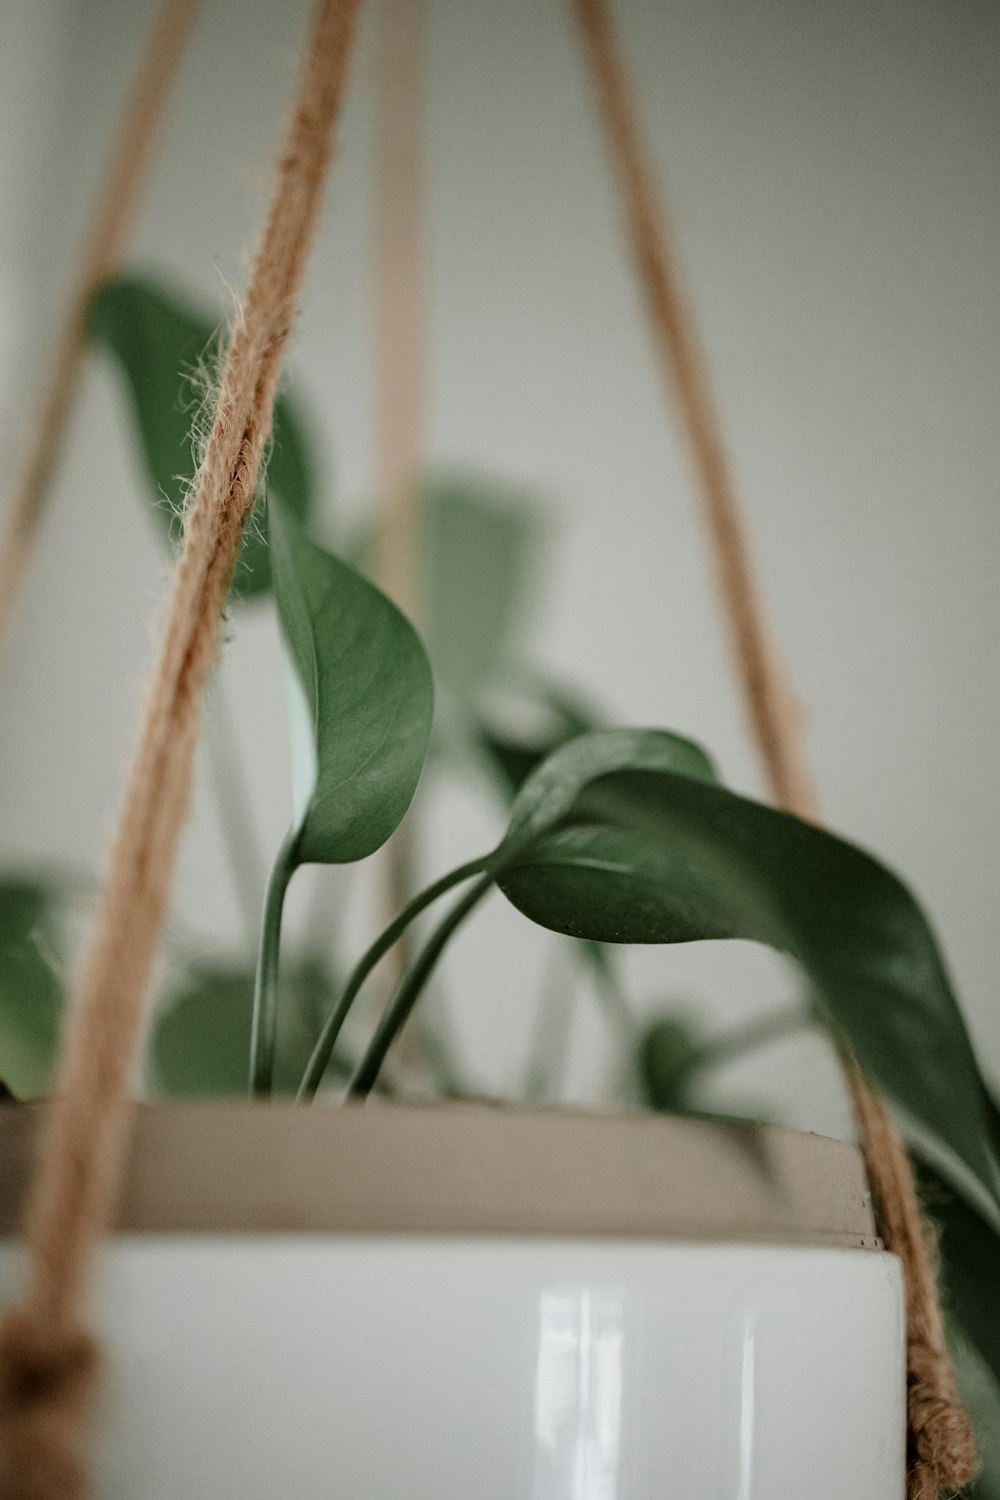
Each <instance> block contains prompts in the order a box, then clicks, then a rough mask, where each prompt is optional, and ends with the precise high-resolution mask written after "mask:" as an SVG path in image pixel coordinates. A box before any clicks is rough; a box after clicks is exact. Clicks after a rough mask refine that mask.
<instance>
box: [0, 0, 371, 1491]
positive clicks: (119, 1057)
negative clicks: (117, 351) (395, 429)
mask: <svg viewBox="0 0 1000 1500" xmlns="http://www.w3.org/2000/svg"><path fill="white" fill-rule="evenodd" d="M358 8H359V0H322V3H321V4H320V5H319V7H318V9H317V12H316V17H315V20H314V23H313V28H312V32H311V35H310V40H309V45H308V50H307V55H306V60H305V66H304V70H303V74H302V79H301V83H300V86H299V92H298V97H297V100H296V105H295V109H294V112H293V115H292V121H291V125H290V129H289V133H288V138H287V141H286V144H285V148H284V152H283V154H282V157H281V161H280V166H279V171H278V180H277V185H276V190H275V193H274V197H273V200H272V204H271V208H270V212H269V214H268V218H267V222H266V225H265V228H264V232H263V236H262V238H261V243H260V247H259V249H258V251H257V255H256V258H255V260H254V263H253V268H252V271H251V274H250V280H249V285H248V288H247V292H246V297H245V301H244V304H243V308H242V310H241V312H240V313H239V314H238V316H237V317H236V319H235V322H234V326H233V328H232V331H231V336H230V341H229V348H228V352H227V354H226V358H225V361H224V364H223V369H222V373H221V377H220V383H219V394H218V399H217V403H216V408H215V415H214V419H213V422H212V427H211V432H210V436H209V440H208V443H207V446H206V449H205V453H204V457H203V459H202V463H201V466H200V468H199V472H198V475H197V478H196V480H195V484H194V487H193V491H192V498H191V501H190V503H189V506H188V509H187V513H186V517H185V528H184V547H183V550H182V553H181V557H180V559H179V562H178V565H177V570H176V573H175V575H174V582H173V589H172V593H171V597H170V602H169V607H168V611H167V619H166V624H165V628H164V633H163V639H162V644H161V648H160V654H159V659H158V661H157V663H156V667H155V670H154V673H153V678H152V683H151V686H150V690H149V694H148V697H147V700H146V705H145V711H144V715H143V719H142V723H141V729H140V736H139V744H138V749H137V751H136V754H135V758H134V760H133V764H132V768H131V772H130V775H129V780H128V783H127V788H126V793H125V798H124V803H123V806H122V810H121V814H120V818H119V823H118V829H117V833H116V836H115V840H114V844H113V847H112V852H111V858H110V863H109V869H108V875H107V880H106V883H105V887H104V891H103V895H102V900H101V905H100V909H99V912H98V915H97V921H96V928H95V931H94V933H93V936H92V938H91V941H90V945H89V948H88V950H87V952H86V955H85V958H84V962H83V965H82V967H81V969H80V971H79V975H78V977H77V980H76V982H75V984H74V986H73V989H72V993H71V995H70V1002H69V1009H68V1015H67V1024H66V1028H65V1032H64V1037H63V1042H62V1051H61V1057H60V1064H59V1074H58V1084H57V1089H56V1096H55V1100H54V1103H53V1104H52V1106H51V1108H50V1110H49V1113H48V1118H47V1122H46V1129H45V1131H44V1136H43V1142H42V1148H41V1154H40V1157H39V1161H38V1168H37V1173H36V1176H35V1179H34V1181H33V1183H32V1188H31V1192H30V1195H29V1201H28V1212H27V1219H26V1227H25V1240H26V1251H27V1281H26V1285H25V1289H24V1293H23V1298H22V1301H21V1303H20V1305H19V1306H18V1307H17V1308H16V1309H14V1310H13V1311H11V1312H8V1314H7V1316H6V1317H5V1319H4V1321H3V1324H2V1326H0V1455H2V1460H0V1500H83V1497H85V1496H86V1495H88V1494H89V1493H90V1490H89V1487H88V1480H87V1464H86V1441H85V1440H86V1416H87V1412H88V1410H89V1407H90V1404H91V1400H92V1394H93V1390H94V1386H95V1379H96V1373H97V1368H98V1353H97V1348H96V1345H95V1344H94V1342H93V1340H92V1339H91V1338H90V1336H89V1335H88V1334H87V1332H86V1331H85V1328H84V1322H83V1307H84V1303H85V1299H86V1295H87V1292H88V1289H89V1282H90V1276H91V1271H92V1267H93V1262H94V1257H95V1253H96V1248H97V1244H98V1241H99V1239H100V1237H101V1235H102V1234H103V1233H104V1232H105V1231H106V1230H107V1228H108V1227H109V1225H110V1223H111V1220H112V1217H113V1214H114V1209H115V1204H116V1201H117V1194H118V1188H119V1181H120V1177H121V1169H122V1163H123V1158H124V1154H125V1150H126V1147H127V1144H128V1140H129V1133H130V1128H131V1120H132V1107H131V1104H130V1102H129V1097H128V1090H129V1080H130V1078H131V1076H132V1072H133V1068H134V1066H135V1064H136V1061H137V1059H138V1058H139V1057H140V1055H141V1053H142V1051H143V1049H144V1045H145V1040H146V1033H147V1029H148V1028H147V1007H146V1005H145V1003H144V1002H145V992H146V988H147V985H148V981H149V975H150V970H151V966H152V961H153V956H154V950H155V946H156V941H157V937H158V934H159V931H160V928H161V925H162V922H163V916H164V909H165V904H166V897H167V892H168V889H169V884H170V880H171V876H172V873H173V867H174V864H175V859H176V853H177V846H178V842H179V839H180V834H181V830H182V827H183V823H184V819H185V816H186V812H187V807H188V802H189V799H190V790H191V780H192V770H193V762H194V753H195V746H196V741H197V733H198V721H199V717H200V712H201V704H202V698H203V695H204V689H205V683H206V679H207V676H208V673H209V670H210V668H211V665H212V662H213V660H214V658H215V654H216V651H217V649H218V638H219V622H220V619H221V616H222V612H223V609H224V607H225V602H226V597H227V594H228V590H229V583H230V579H231V577H232V572H233V567H234V565H235V562H236V557H237V553H238V551H239V545H240V538H241V534H242V530H243V525H244V523H245V521H246V519H247V516H248V514H249V512H250V510H251V507H252V505H253V502H254V496H255V492H256V488H257V479H258V474H259V470H260V465H261V460H262V456H263V453H264V448H265V445H266V443H267V439H268V437H269V434H270V430H271V416H272V408H273V404H274V397H275V391H276V387H277V383H278V377H279V373H280V369H281V363H282V358H283V355H284V350H285V345H286V342H287V339H288V333H289V329H290V326H291V323H292V320H293V317H294V313H295V306H296V298H297V294H298V289H299V285H300V282H301V279H302V273H303V270H304V268H305V264H306V260H307V257H308V253H309V250H310V247H311V245H312V241H313V238H314V235H315V229H316V223H317V219H318V215H319V208H320V203H321V197H322V187H323V183H324V180H325V177H326V172H327V168H328V165H329V158H330V137H331V133H332V128H333V124H334V122H335V120H336V117H337V114H338V111H339V108H340V102H341V98H342V94H343V86H344V79H345V76H346V71H347V61H348V55H349V51H350V44H351V40H352V36H353V33H354V29H355V22H356V18H357V12H358Z"/></svg>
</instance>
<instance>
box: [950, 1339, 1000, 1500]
mask: <svg viewBox="0 0 1000 1500" xmlns="http://www.w3.org/2000/svg"><path fill="white" fill-rule="evenodd" d="M948 1345H949V1348H950V1350H951V1356H952V1359H953V1360H954V1362H955V1373H956V1375H957V1376H958V1398H959V1400H960V1401H961V1403H962V1405H963V1406H964V1407H965V1410H966V1411H967V1412H968V1414H969V1417H970V1419H971V1421H972V1427H973V1431H974V1432H975V1436H976V1449H977V1452H978V1454H979V1461H980V1463H981V1465H982V1469H981V1472H980V1474H979V1476H978V1478H977V1479H976V1480H974V1482H973V1483H972V1484H971V1485H969V1486H968V1487H967V1488H966V1489H964V1490H963V1491H962V1495H963V1497H964V1500H1000V1385H998V1383H997V1381H996V1380H995V1379H994V1378H993V1376H992V1375H991V1374H990V1371H989V1370H988V1368H987V1367H986V1365H985V1364H984V1362H983V1361H982V1360H981V1359H980V1357H979V1355H978V1354H977V1352H976V1350H975V1348H974V1347H973V1345H972V1344H971V1343H970V1341H969V1339H968V1337H967V1336H966V1334H965V1333H964V1332H963V1330H962V1329H961V1328H960V1327H958V1326H956V1324H955V1321H954V1319H949V1320H948Z"/></svg>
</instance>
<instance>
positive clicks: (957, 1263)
mask: <svg viewBox="0 0 1000 1500" xmlns="http://www.w3.org/2000/svg"><path fill="white" fill-rule="evenodd" d="M917 1180H918V1184H919V1188H920V1196H921V1199H922V1200H923V1203H924V1206H925V1208H926V1210H927V1213H928V1214H929V1216H930V1218H931V1219H932V1221H933V1222H934V1223H935V1224H936V1225H937V1228H938V1234H939V1248H940V1255H941V1266H942V1273H943V1281H944V1284H945V1289H946V1300H947V1304H948V1306H949V1308H950V1309H951V1312H952V1314H953V1316H954V1317H955V1319H956V1320H957V1321H958V1323H960V1324H961V1326H962V1328H963V1329H964V1330H965V1333H966V1335H967V1336H968V1338H969V1339H970V1340H971V1342H972V1343H973V1344H974V1345H975V1347H976V1349H977V1350H978V1351H979V1356H980V1358H981V1359H983V1360H984V1361H985V1363H986V1364H987V1366H988V1367H989V1368H990V1370H992V1372H993V1375H994V1377H995V1378H996V1379H997V1380H998V1381H1000V1235H998V1233H997V1231H996V1229H995V1228H991V1226H990V1225H989V1224H987V1223H986V1221H985V1219H984V1217H983V1216H982V1215H981V1214H978V1213H976V1211H975V1210H974V1209H973V1208H972V1207H970V1205H969V1204H968V1203H967V1202H965V1200H964V1199H963V1198H961V1197H959V1196H958V1194H957V1193H956V1192H955V1191H954V1189H953V1188H951V1187H950V1186H949V1185H948V1184H947V1183H946V1182H945V1181H944V1179H943V1178H942V1177H941V1175H940V1174H939V1173H938V1172H937V1171H935V1169H934V1168H933V1167H932V1166H930V1165H929V1164H928V1163H927V1162H925V1161H922V1160H921V1161H918V1162H917Z"/></svg>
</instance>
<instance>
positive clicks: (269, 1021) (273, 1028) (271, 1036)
mask: <svg viewBox="0 0 1000 1500" xmlns="http://www.w3.org/2000/svg"><path fill="white" fill-rule="evenodd" d="M297 846H298V829H292V831H291V832H290V833H289V834H288V835H287V836H286V838H285V842H284V843H283V844H282V846H281V848H280V850H279V851H278V857H277V859H276V860H275V862H274V869H273V870H272V871H271V878H270V880H269V881H268V883H267V895H266V896H265V897H264V917H263V921H262V923H261V929H260V948H259V950H258V954H257V973H256V977H255V979H254V989H253V1021H252V1025H251V1031H250V1090H251V1092H252V1093H254V1094H256V1095H257V1096H258V1097H261V1098H267V1097H268V1096H269V1095H270V1093H271V1089H272V1086H273V1081H274V1053H275V1046H276V1042H277V1035H278V967H279V963H280V958H281V914H282V911H283V909H284V905H285V892H286V891H287V890H288V882H289V881H290V880H291V878H292V876H293V875H294V874H295V871H296V870H297V868H298V864H299V860H298V852H297Z"/></svg>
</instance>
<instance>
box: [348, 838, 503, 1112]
mask: <svg viewBox="0 0 1000 1500" xmlns="http://www.w3.org/2000/svg"><path fill="white" fill-rule="evenodd" d="M491 866H493V862H492V860H491ZM496 877H497V869H496V868H495V867H491V868H490V869H489V871H488V873H487V874H485V875H483V876H482V878H481V879H479V880H477V881H476V883H475V885H474V886H473V887H472V889H471V890H470V891H467V892H466V894H465V895H464V896H463V897H462V899H461V900H460V901H457V902H456V903H455V905H454V906H453V907H452V909H451V911H450V912H449V913H448V915H447V916H446V917H444V918H443V919H442V921H441V922H440V923H439V924H438V926H437V928H436V929H435V931H434V932H433V933H432V935H431V936H430V937H429V938H428V939H427V942H426V943H425V944H424V946H423V947H422V948H421V950H420V952H419V953H418V954H417V956H416V958H415V959H414V961H413V964H412V966H411V967H410V969H409V970H408V972H407V973H406V974H404V976H403V978H402V980H401V981H400V983H399V985H398V986H397V988H396V992H395V994H394V995H393V997H392V999H391V1000H390V1001H389V1004H388V1005H387V1006H386V1008H385V1011H384V1012H383V1014H382V1019H381V1020H380V1021H379V1023H378V1026H377V1027H376V1028H375V1035H374V1036H373V1037H372V1039H371V1042H370V1043H369V1045H368V1050H367V1052H366V1053H365V1055H364V1057H363V1058H362V1059H361V1062H360V1064H359V1065H358V1070H357V1072H356V1073H355V1075H354V1077H353V1078H352V1079H351V1082H350V1086H349V1087H348V1090H347V1094H348V1098H364V1097H365V1096H366V1095H367V1094H369V1093H370V1092H371V1090H372V1088H373V1087H374V1084H375V1081H376V1079H377V1078H378V1074H379V1069H380V1068H381V1066H382V1063H383V1062H384V1061H385V1055H386V1053H387V1052H388V1050H389V1048H390V1047H391V1045H392V1043H393V1040H394V1038H395V1037H396V1035H397V1033H398V1032H399V1030H400V1029H401V1027H402V1026H403V1025H404V1024H405V1022H406V1020H407V1017H408V1016H409V1014H410V1012H411V1011H412V1009H413V1007H414V1005H415V1004H416V1003H417V1000H418V999H419V997H420V993H421V991H422V990H423V987H424V985H425V984H426V983H427V981H428V979H429V978H430V976H431V973H432V971H433V969H434V965H435V964H436V963H437V961H438V959H439V958H440V957H441V953H442V951H443V949H444V947H445V944H446V943H447V942H448V939H449V938H450V937H451V935H452V933H453V932H454V931H455V929H456V928H457V927H458V926H459V924H460V923H461V922H463V921H464V919H465V918H466V917H467V916H468V915H469V913H470V912H471V911H472V909H473V907H475V906H477V905H478V904H479V902H480V901H481V900H482V899H483V897H484V896H485V895H486V894H487V893H488V892H489V891H490V890H491V889H492V887H493V884H494V881H495V880H496Z"/></svg>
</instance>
